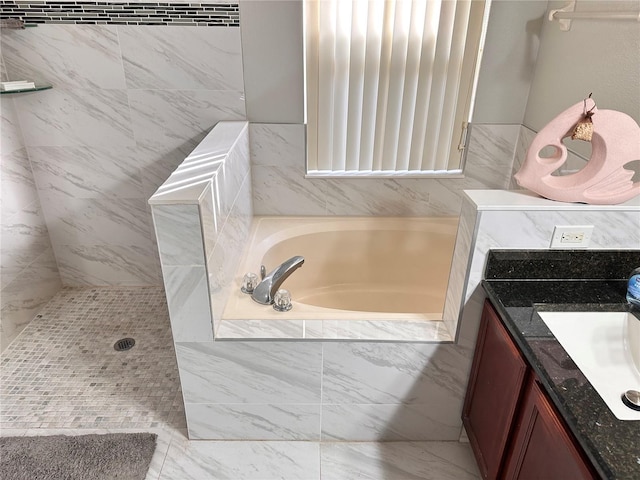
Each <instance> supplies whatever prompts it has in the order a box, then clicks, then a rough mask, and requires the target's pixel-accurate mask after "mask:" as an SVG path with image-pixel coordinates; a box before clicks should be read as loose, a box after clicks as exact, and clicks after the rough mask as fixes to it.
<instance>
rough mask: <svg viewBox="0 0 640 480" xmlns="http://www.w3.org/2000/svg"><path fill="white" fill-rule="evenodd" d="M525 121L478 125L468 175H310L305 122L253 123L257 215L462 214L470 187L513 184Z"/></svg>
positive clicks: (470, 149) (470, 155)
mask: <svg viewBox="0 0 640 480" xmlns="http://www.w3.org/2000/svg"><path fill="white" fill-rule="evenodd" d="M519 133H520V125H473V127H472V130H471V136H470V140H469V146H468V148H469V151H468V154H467V163H466V168H465V178H461V179H415V178H407V179H318V178H312V179H305V178H304V174H305V131H304V126H303V125H299V124H251V130H250V138H251V163H252V170H253V192H254V193H253V194H254V208H255V213H256V215H364V216H367V215H380V216H385V215H388V216H398V215H400V216H430V215H436V216H440V215H458V214H459V213H460V208H461V206H462V198H463V194H462V191H463V190H465V189H481V188H496V189H503V188H509V185H510V181H511V173H512V170H513V158H514V152H515V149H516V145H517V141H518V136H519Z"/></svg>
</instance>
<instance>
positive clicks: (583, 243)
mask: <svg viewBox="0 0 640 480" xmlns="http://www.w3.org/2000/svg"><path fill="white" fill-rule="evenodd" d="M592 233H593V225H556V226H555V228H554V229H553V236H552V237H551V248H587V247H588V246H589V242H590V241H591V234H592Z"/></svg>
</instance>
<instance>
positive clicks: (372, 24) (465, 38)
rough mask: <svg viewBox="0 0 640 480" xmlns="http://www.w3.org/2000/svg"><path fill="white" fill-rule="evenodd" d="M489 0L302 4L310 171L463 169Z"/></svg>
mask: <svg viewBox="0 0 640 480" xmlns="http://www.w3.org/2000/svg"><path fill="white" fill-rule="evenodd" d="M488 2H489V0H487V1H485V0H305V56H306V60H305V61H306V65H305V67H306V115H307V173H308V174H309V175H311V176H313V175H331V176H335V175H336V174H344V175H367V174H372V175H375V174H381V173H382V174H385V173H386V174H396V173H397V174H405V175H406V174H416V175H424V174H425V173H426V174H429V173H431V174H433V173H437V172H441V173H448V172H460V169H461V164H460V161H461V157H462V155H461V148H460V149H459V144H460V143H461V138H462V135H463V129H464V128H465V126H466V122H467V121H468V120H469V116H470V112H471V108H472V97H473V90H474V89H475V78H476V70H477V68H476V67H477V65H478V64H479V58H480V51H481V39H482V37H483V35H482V33H483V25H484V24H486V22H485V21H484V19H485V18H486V14H485V8H486V7H487V4H488Z"/></svg>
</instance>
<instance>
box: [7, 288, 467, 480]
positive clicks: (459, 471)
mask: <svg viewBox="0 0 640 480" xmlns="http://www.w3.org/2000/svg"><path fill="white" fill-rule="evenodd" d="M122 337H133V338H135V339H136V346H135V347H134V348H132V349H131V350H129V351H127V352H116V351H115V350H114V349H113V344H114V343H115V341H116V340H118V339H120V338H122ZM0 382H1V383H0V435H2V436H21V435H56V434H65V435H82V434H90V433H111V432H113V433H116V432H137V431H146V432H152V433H156V434H157V435H158V442H157V447H156V452H155V454H154V457H153V459H152V462H151V465H150V468H149V472H148V474H147V480H208V479H212V480H218V479H229V480H268V479H269V480H270V479H291V480H307V479H309V480H311V479H314V480H318V479H323V480H329V479H333V480H352V479H353V480H355V479H372V480H374V479H375V480H412V479H426V480H447V479H451V480H454V479H455V480H459V479H460V480H466V479H477V478H480V475H479V472H478V470H477V467H476V465H475V461H474V459H473V455H472V453H471V449H470V448H469V445H468V444H465V443H458V442H389V443H368V442H360V443H333V442H322V443H321V442H286V441H279V442H278V441H262V442H257V441H203V440H198V441H190V440H188V439H187V437H186V425H185V420H184V407H183V404H182V396H181V392H180V386H179V379H178V373H177V365H176V361H175V354H174V350H173V343H172V339H171V332H170V328H169V319H168V313H167V307H166V300H165V297H164V294H163V291H162V289H161V288H160V287H157V288H156V287H144V288H120V287H118V288H87V289H73V288H65V289H63V290H62V291H61V292H60V293H58V294H57V295H56V296H55V297H54V298H53V299H52V300H51V302H49V303H48V304H47V306H46V307H45V308H44V309H43V310H42V311H41V313H40V314H39V316H38V317H37V318H36V319H34V321H32V322H31V323H30V324H29V326H28V327H27V328H26V329H25V330H24V331H23V332H22V333H21V335H20V336H19V337H18V338H17V339H16V340H14V342H13V343H12V344H11V345H10V346H9V347H8V348H7V350H5V352H3V354H2V356H1V357H0Z"/></svg>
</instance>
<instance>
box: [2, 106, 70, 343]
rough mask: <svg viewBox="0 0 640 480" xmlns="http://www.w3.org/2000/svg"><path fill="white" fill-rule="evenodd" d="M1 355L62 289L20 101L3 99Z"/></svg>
mask: <svg viewBox="0 0 640 480" xmlns="http://www.w3.org/2000/svg"><path fill="white" fill-rule="evenodd" d="M0 115H1V117H2V118H1V124H0V130H1V134H2V141H1V142H0V144H1V147H0V149H1V152H0V157H1V159H0V178H1V182H2V185H1V190H2V206H1V212H0V229H1V232H2V249H1V252H0V257H1V261H0V265H1V266H0V280H1V286H0V288H1V291H0V298H1V303H0V318H1V321H0V351H4V350H5V349H6V347H7V346H8V345H9V344H10V343H11V342H12V341H13V340H14V339H15V338H16V337H17V336H18V334H19V333H20V332H21V331H22V330H23V329H24V328H25V327H26V326H27V325H28V324H29V322H30V321H31V320H32V319H33V317H34V316H35V315H36V314H37V313H38V311H39V310H40V309H41V308H42V307H43V306H44V305H45V304H46V303H47V302H48V301H49V299H51V297H53V295H54V294H55V293H56V292H58V291H59V290H60V289H61V288H62V282H61V280H60V274H59V272H58V266H57V264H56V261H55V258H54V255H53V250H52V249H51V242H50V240H49V231H48V229H47V225H46V223H45V219H44V216H43V213H42V208H41V205H40V199H39V198H38V192H37V189H36V185H35V181H34V178H33V171H32V165H31V163H30V161H29V156H28V155H27V150H26V149H25V148H24V142H23V137H22V131H21V129H20V125H19V121H18V115H17V112H16V109H15V105H14V100H13V99H12V98H9V97H7V96H3V97H2V98H1V99H0Z"/></svg>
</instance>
